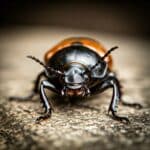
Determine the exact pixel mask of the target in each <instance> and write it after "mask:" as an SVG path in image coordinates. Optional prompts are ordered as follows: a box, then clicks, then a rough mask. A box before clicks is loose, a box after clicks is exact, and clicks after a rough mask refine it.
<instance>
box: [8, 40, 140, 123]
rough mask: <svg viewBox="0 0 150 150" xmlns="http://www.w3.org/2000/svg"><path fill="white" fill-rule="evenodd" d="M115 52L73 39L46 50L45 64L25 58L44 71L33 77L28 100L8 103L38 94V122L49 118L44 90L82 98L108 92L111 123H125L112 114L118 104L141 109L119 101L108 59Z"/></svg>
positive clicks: (96, 43)
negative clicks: (41, 108)
mask: <svg viewBox="0 0 150 150" xmlns="http://www.w3.org/2000/svg"><path fill="white" fill-rule="evenodd" d="M117 48H118V47H117V46H115V47H112V48H111V49H110V50H108V51H106V49H105V48H104V47H103V46H102V45H101V44H100V43H99V42H98V41H96V40H93V39H91V38H87V37H73V38H68V39H65V40H63V41H62V42H60V43H59V44H58V45H56V46H55V47H53V48H52V49H50V50H48V51H47V52H46V54H45V57H44V61H45V63H43V62H41V61H40V60H39V59H37V58H36V57H34V56H27V57H28V58H30V59H33V60H34V61H36V62H37V63H39V64H40V65H42V66H43V67H44V70H43V71H42V72H41V73H40V74H39V75H38V76H37V78H36V82H35V85H34V88H33V90H32V91H31V93H30V94H29V95H28V96H26V97H10V99H18V100H21V99H23V100H26V99H30V98H33V96H34V95H36V94H40V99H41V101H42V103H43V105H44V108H45V113H44V115H42V116H40V117H38V118H37V120H42V119H46V118H48V117H50V116H51V112H52V110H53V105H52V103H51V101H48V98H47V96H46V93H45V89H49V90H51V91H53V92H55V93H57V94H58V95H61V96H64V97H86V96H90V95H94V94H98V93H101V92H103V91H105V90H106V89H108V88H112V89H113V94H112V99H111V103H110V106H109V109H108V111H109V112H111V113H112V116H113V117H114V119H116V120H120V121H127V122H129V120H128V118H127V117H122V116H119V115H118V114H117V113H116V112H117V106H118V102H119V101H121V102H122V103H123V104H125V105H129V106H138V107H141V105H140V104H137V103H134V104H128V103H125V102H123V101H122V99H121V96H122V92H121V86H120V82H119V80H118V79H117V77H116V75H115V73H113V60H112V57H111V55H110V53H111V52H112V51H113V50H115V49H117ZM42 77H45V80H43V81H41V78H42Z"/></svg>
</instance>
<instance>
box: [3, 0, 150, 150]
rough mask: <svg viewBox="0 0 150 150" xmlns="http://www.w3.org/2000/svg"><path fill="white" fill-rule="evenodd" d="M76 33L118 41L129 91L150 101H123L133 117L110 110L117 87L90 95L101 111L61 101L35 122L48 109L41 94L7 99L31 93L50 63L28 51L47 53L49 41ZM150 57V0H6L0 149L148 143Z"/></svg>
mask: <svg viewBox="0 0 150 150" xmlns="http://www.w3.org/2000/svg"><path fill="white" fill-rule="evenodd" d="M70 36H88V37H91V38H93V39H96V40H98V41H100V42H101V43H102V44H103V45H104V46H105V47H106V49H109V48H111V47H112V46H115V45H117V46H119V49H118V50H116V51H115V52H114V53H112V55H113V58H114V64H115V65H114V66H115V71H116V72H117V75H118V78H119V80H120V81H121V84H122V85H123V91H124V92H123V93H124V95H123V99H125V100H127V101H128V102H139V103H141V104H142V105H146V106H147V107H144V109H141V110H137V109H131V108H128V107H126V108H125V107H123V106H121V105H120V106H119V107H120V109H119V111H118V113H119V114H121V115H123V116H127V115H128V116H129V119H131V122H132V123H131V124H130V125H126V124H121V123H118V122H115V121H114V120H113V119H112V118H111V117H110V116H108V115H107V109H108V106H109V104H110V99H111V95H112V94H111V90H109V91H106V93H104V94H103V95H101V96H99V95H98V96H97V97H95V98H92V99H91V101H87V102H86V105H87V106H92V107H93V108H95V107H96V108H98V110H99V111H98V112H95V111H91V110H90V109H81V108H80V107H75V106H74V107H69V106H68V105H65V106H64V107H63V106H62V107H61V106H59V107H56V112H54V113H53V115H52V118H51V119H49V120H47V121H45V122H42V123H41V124H35V119H36V118H37V116H38V115H39V112H40V111H41V112H42V111H43V110H42V108H41V107H40V104H39V98H37V101H36V102H35V101H28V102H22V103H19V102H16V101H12V102H10V101H8V100H7V99H6V98H7V97H9V96H14V95H17V96H23V95H27V94H28V93H29V92H30V90H31V88H32V86H33V85H32V81H33V80H34V79H35V77H36V75H37V74H38V73H39V72H40V71H41V69H43V68H42V67H41V66H39V65H38V64H36V63H34V62H33V61H31V60H29V59H27V58H26V56H27V55H33V56H36V57H37V58H39V59H40V60H43V55H44V53H45V52H46V51H47V50H48V49H49V48H51V47H52V46H53V45H55V44H57V43H58V42H59V41H61V40H63V39H64V38H67V37H70ZM149 57H150V2H149V1H148V0H147V1H146V0H145V1H144V0H143V1H142V0H139V1H138V0H137V1H133V0H132V1H131V0H130V1H129V0H126V1H125V0H111V1H110V0H91V1H90V0H89V1H88V0H49V1H48V0H0V82H1V86H0V98H1V99H0V114H2V115H0V117H1V118H0V124H1V126H0V128H1V129H0V138H1V139H2V140H0V149H24V150H25V149H46V150H47V149H50V150H51V149H56V150H58V149H61V150H62V149H64V150H67V149H72V150H73V148H74V149H90V148H91V149H95V150H99V149H100V147H101V149H103V150H105V149H106V150H108V149H109V150H111V149H112V150H113V149H116V150H120V149H122V150H123V149H124V150H126V149H128V150H133V149H139V150H149V147H150V138H148V137H150V132H149V131H150V129H149V127H150V126H149V123H150V120H149V118H150V111H149V108H148V107H149V106H150V101H149V99H150V92H149V89H150V78H149V77H150V69H149V66H150V58H149ZM53 100H55V99H53ZM67 106H68V107H67ZM57 108H58V109H57ZM93 114H94V115H93ZM60 129H61V130H60ZM116 131H117V132H116ZM1 141H2V142H1ZM48 147H49V148H48Z"/></svg>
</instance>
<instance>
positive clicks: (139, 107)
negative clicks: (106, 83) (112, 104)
mask: <svg viewBox="0 0 150 150" xmlns="http://www.w3.org/2000/svg"><path fill="white" fill-rule="evenodd" d="M121 104H122V105H124V106H128V107H134V108H137V109H141V108H143V106H142V105H141V104H139V103H128V102H125V101H123V100H122V99H121Z"/></svg>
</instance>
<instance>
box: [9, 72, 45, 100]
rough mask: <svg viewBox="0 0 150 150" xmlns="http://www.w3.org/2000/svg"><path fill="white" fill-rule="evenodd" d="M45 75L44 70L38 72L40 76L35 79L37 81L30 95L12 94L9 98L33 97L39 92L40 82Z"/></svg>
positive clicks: (22, 98) (23, 98) (26, 98)
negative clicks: (19, 95)
mask: <svg viewBox="0 0 150 150" xmlns="http://www.w3.org/2000/svg"><path fill="white" fill-rule="evenodd" d="M43 76H45V72H44V71H42V72H41V73H39V74H38V76H37V78H36V80H35V83H34V87H33V89H32V91H31V93H30V94H29V95H27V96H24V97H18V96H11V97H9V100H29V99H31V98H33V97H34V96H35V95H36V94H37V93H38V89H39V82H40V80H41V78H42V77H43Z"/></svg>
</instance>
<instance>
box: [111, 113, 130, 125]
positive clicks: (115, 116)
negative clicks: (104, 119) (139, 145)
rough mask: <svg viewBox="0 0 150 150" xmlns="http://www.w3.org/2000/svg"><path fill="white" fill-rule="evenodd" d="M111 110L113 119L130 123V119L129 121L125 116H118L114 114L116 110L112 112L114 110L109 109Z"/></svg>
mask: <svg viewBox="0 0 150 150" xmlns="http://www.w3.org/2000/svg"><path fill="white" fill-rule="evenodd" d="M111 112H112V115H113V118H114V119H115V120H117V121H121V122H123V123H127V124H129V123H130V121H129V119H128V118H127V117H122V116H118V115H117V114H116V112H114V111H111Z"/></svg>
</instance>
